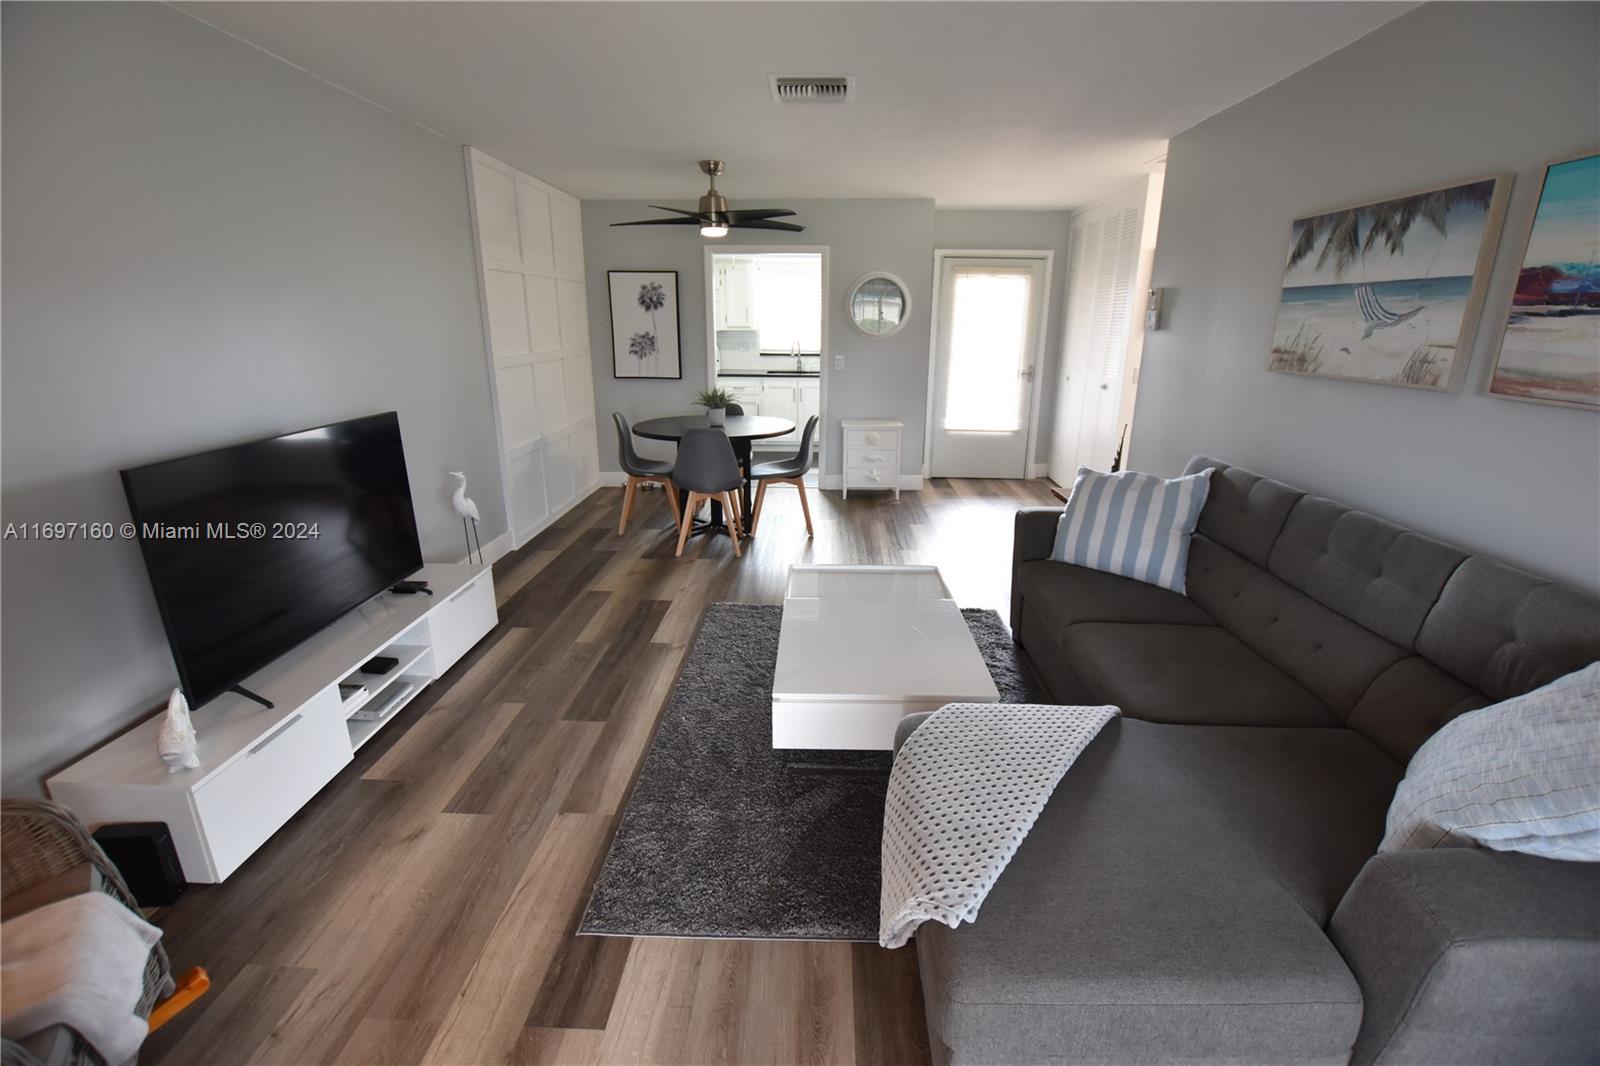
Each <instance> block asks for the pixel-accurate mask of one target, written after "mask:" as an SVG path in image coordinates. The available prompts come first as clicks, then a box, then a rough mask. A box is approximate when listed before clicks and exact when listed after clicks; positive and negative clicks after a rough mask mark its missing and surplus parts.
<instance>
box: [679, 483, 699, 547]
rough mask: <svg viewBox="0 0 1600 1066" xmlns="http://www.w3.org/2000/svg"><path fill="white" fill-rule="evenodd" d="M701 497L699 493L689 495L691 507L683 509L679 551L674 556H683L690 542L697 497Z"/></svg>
mask: <svg viewBox="0 0 1600 1066" xmlns="http://www.w3.org/2000/svg"><path fill="white" fill-rule="evenodd" d="M699 495H700V494H699V493H698V492H691V493H689V505H688V506H687V507H685V508H684V509H683V522H682V524H681V525H679V527H678V550H677V551H676V552H674V553H673V554H674V555H678V556H682V555H683V546H684V544H685V543H686V542H687V541H688V540H689V529H690V527H691V526H693V525H694V509H695V502H696V501H695V497H697V496H699Z"/></svg>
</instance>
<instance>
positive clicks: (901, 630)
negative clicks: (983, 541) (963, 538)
mask: <svg viewBox="0 0 1600 1066" xmlns="http://www.w3.org/2000/svg"><path fill="white" fill-rule="evenodd" d="M999 700H1000V693H999V691H998V690H996V689H995V687H994V681H993V679H991V678H990V677H989V670H988V668H987V667H986V666H984V664H983V656H981V655H980V654H979V653H978V646H977V644H976V643H974V641H973V639H972V632H971V630H969V629H968V628H967V623H966V620H965V619H963V618H962V617H961V611H960V610H959V609H957V607H956V605H955V601H954V600H952V599H951V598H950V590H949V589H948V588H946V587H945V583H944V579H943V578H941V577H940V576H939V569H938V567H934V566H792V567H790V568H789V587H788V589H787V591H786V592H785V594H784V599H783V628H782V630H781V632H780V634H779V636H778V669H777V674H776V675H775V677H774V678H773V685H772V746H773V747H774V748H834V749H839V748H846V749H856V750H873V749H882V750H890V749H892V748H893V747H894V731H895V726H896V725H898V724H899V722H900V719H901V718H904V717H905V716H906V715H908V714H915V713H917V712H919V711H931V710H936V709H937V708H939V707H942V706H944V705H945V704H946V703H998V702H999Z"/></svg>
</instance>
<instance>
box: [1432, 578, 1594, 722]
mask: <svg viewBox="0 0 1600 1066" xmlns="http://www.w3.org/2000/svg"><path fill="white" fill-rule="evenodd" d="M1417 651H1418V652H1420V653H1421V654H1422V655H1424V656H1426V657H1427V658H1428V659H1430V660H1432V661H1433V662H1435V663H1437V664H1438V665H1439V666H1441V667H1443V668H1444V669H1445V670H1447V671H1449V672H1450V673H1451V674H1454V675H1455V676H1456V677H1458V678H1460V679H1461V680H1462V681H1465V682H1466V683H1467V684H1468V685H1470V686H1472V687H1473V688H1475V689H1477V690H1478V691H1479V692H1482V693H1484V694H1485V695H1487V696H1488V697H1489V698H1490V699H1491V700H1504V699H1510V698H1511V697H1512V696H1520V695H1522V694H1523V693H1525V692H1531V691H1532V690H1533V689H1536V688H1538V687H1539V686H1540V685H1546V684H1549V683H1550V682H1551V681H1554V680H1555V679H1556V678H1558V677H1561V676H1562V675H1563V674H1570V673H1571V672H1572V671H1574V670H1577V669H1580V668H1582V667H1584V666H1587V665H1588V664H1589V663H1592V662H1594V661H1596V660H1597V659H1600V598H1596V597H1594V596H1591V595H1588V594H1587V593H1583V592H1579V591H1578V590H1576V589H1573V588H1568V587H1567V586H1565V585H1558V584H1556V583H1554V582H1552V581H1546V580H1545V579H1543V578H1539V577H1535V576H1533V575H1532V574H1529V573H1526V572H1524V571H1521V570H1518V569H1516V568H1514V567H1510V566H1507V565H1505V564H1504V563H1499V562H1495V561H1494V560H1493V559H1486V558H1483V557H1482V556H1477V555H1474V556H1472V557H1470V558H1468V559H1467V560H1466V561H1465V562H1463V563H1462V564H1461V565H1460V566H1459V567H1458V568H1457V569H1456V570H1455V572H1454V573H1452V574H1451V575H1450V580H1449V581H1447V582H1446V583H1445V586H1444V591H1443V592H1442V593H1440V595H1439V600H1438V602H1437V603H1436V604H1435V605H1434V607H1433V610H1431V611H1429V612H1428V617H1427V619H1426V620H1425V621H1424V622H1423V624H1422V629H1421V631H1420V632H1419V633H1418V634H1417Z"/></svg>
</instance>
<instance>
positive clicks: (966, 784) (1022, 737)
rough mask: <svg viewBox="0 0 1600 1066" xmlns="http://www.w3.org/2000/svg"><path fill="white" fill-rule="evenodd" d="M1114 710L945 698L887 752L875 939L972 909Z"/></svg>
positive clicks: (951, 920) (898, 942) (955, 920)
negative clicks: (890, 765) (889, 767)
mask: <svg viewBox="0 0 1600 1066" xmlns="http://www.w3.org/2000/svg"><path fill="white" fill-rule="evenodd" d="M1120 713H1122V712H1120V711H1119V710H1118V709H1117V708H1115V707H1057V706H1050V705H1047V704H1033V703H951V704H947V705H945V706H944V707H941V708H940V709H939V710H937V711H935V712H934V713H933V714H932V715H930V716H929V718H928V719H927V721H925V722H923V723H922V725H920V726H918V727H917V730H916V732H914V733H912V734H911V736H910V737H909V738H907V740H906V742H905V744H904V745H902V746H901V748H900V752H899V754H897V755H896V756H895V760H894V771H893V773H892V774H891V775H890V777H889V794H888V796H887V798H886V799H885V800H884V809H883V888H882V894H881V896H880V898H879V904H878V943H880V944H882V945H883V946H884V947H886V948H898V947H901V946H903V945H904V944H905V943H906V941H908V940H910V939H911V934H912V933H914V932H916V930H917V926H919V925H921V924H922V923H923V922H925V921H930V920H931V921H936V922H943V923H944V924H945V925H948V926H949V927H950V928H952V929H954V928H955V927H956V926H957V925H959V924H961V923H962V922H970V921H972V920H974V919H975V918H977V916H978V908H979V907H981V906H982V905H983V901H984V898H985V897H986V896H988V894H989V890H990V889H991V888H993V887H994V884H995V881H996V880H998V879H999V877H1000V873H1001V871H1003V870H1004V869H1005V868H1006V864H1007V863H1009V862H1010V861H1011V856H1013V855H1015V854H1016V853H1017V846H1018V845H1019V844H1021V843H1022V838H1023V837H1025V836H1027V835H1028V830H1030V829H1032V828H1033V823H1034V821H1035V820H1036V819H1037V818H1038V817H1039V812H1040V811H1043V810H1044V805H1045V803H1046V802H1048V801H1049V799H1050V794H1051V793H1052V792H1054V791H1055V787H1056V783H1057V782H1058V781H1060V780H1061V777H1062V775H1063V774H1065V773H1066V772H1067V769H1068V768H1069V767H1071V766H1072V764H1073V762H1074V761H1075V760H1076V759H1077V758H1078V753H1079V752H1081V751H1083V749H1084V747H1085V746H1086V745H1087V744H1088V743H1089V741H1091V740H1093V739H1094V738H1095V736H1096V735H1098V734H1099V732H1100V730H1101V728H1102V727H1103V726H1104V725H1105V724H1106V723H1107V722H1109V721H1111V719H1113V718H1115V717H1116V716H1117V715H1118V714H1120Z"/></svg>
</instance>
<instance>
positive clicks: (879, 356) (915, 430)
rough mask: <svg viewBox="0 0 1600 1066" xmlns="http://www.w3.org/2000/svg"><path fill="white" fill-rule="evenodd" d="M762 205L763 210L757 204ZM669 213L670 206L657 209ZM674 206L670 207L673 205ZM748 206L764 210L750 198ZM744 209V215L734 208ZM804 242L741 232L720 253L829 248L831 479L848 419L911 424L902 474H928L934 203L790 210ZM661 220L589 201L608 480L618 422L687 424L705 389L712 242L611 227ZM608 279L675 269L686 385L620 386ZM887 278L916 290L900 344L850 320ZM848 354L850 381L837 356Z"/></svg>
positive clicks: (598, 388) (597, 374)
mask: <svg viewBox="0 0 1600 1066" xmlns="http://www.w3.org/2000/svg"><path fill="white" fill-rule="evenodd" d="M760 199H761V198H760V197H756V200H760ZM657 202H658V203H659V202H662V201H657ZM665 202H667V203H672V202H673V201H671V200H668V201H665ZM744 203H745V204H747V205H748V206H764V204H757V203H756V202H755V201H753V200H750V199H749V198H746V199H745V201H744ZM734 206H735V207H738V206H739V204H738V203H736V204H734ZM780 206H783V207H789V208H793V209H794V210H795V211H796V212H798V217H797V218H795V219H794V220H793V221H796V222H798V223H800V224H801V225H804V226H805V227H806V229H805V232H804V233H784V232H778V231H770V232H769V231H766V230H734V231H733V233H732V234H730V235H729V237H728V238H727V239H726V240H722V241H717V242H715V243H716V244H717V245H718V247H719V248H720V247H735V246H739V245H794V244H801V245H827V246H828V293H827V300H828V357H829V363H830V366H829V367H828V368H827V369H826V370H825V371H824V374H825V377H826V381H827V386H826V388H827V395H826V398H825V405H826V410H825V412H824V414H825V417H826V419H827V422H826V425H825V427H824V432H825V433H826V434H827V435H826V437H825V438H824V440H825V445H824V453H823V458H824V462H825V463H826V470H827V472H828V473H833V474H837V473H839V472H840V470H841V468H840V465H839V462H840V443H839V428H838V426H839V420H840V419H843V418H872V417H890V418H900V419H903V420H904V421H905V424H906V439H905V448H904V452H903V454H902V459H903V461H904V466H903V470H902V473H906V474H916V473H920V472H921V470H922V438H923V428H924V426H925V424H926V414H927V389H928V305H929V302H930V298H931V291H932V290H931V286H932V276H933V232H934V210H933V201H932V200H784V201H783V203H782V204H781V205H780ZM659 214H661V212H659V211H655V210H652V209H651V208H650V206H649V204H648V203H646V202H645V201H642V200H585V201H584V202H583V256H584V262H585V264H586V265H587V269H588V271H589V330H590V342H591V347H592V350H593V352H594V395H595V407H596V410H597V411H598V413H599V416H600V430H601V436H600V442H601V443H600V469H601V470H617V469H619V467H618V465H617V449H616V442H615V439H614V434H613V433H612V432H611V431H610V428H609V425H610V419H611V412H612V411H621V412H622V413H623V414H624V415H625V416H627V418H628V420H629V421H630V422H637V421H639V420H640V419H643V418H649V417H651V416H653V415H667V414H687V413H690V412H693V411H697V410H699V408H696V407H694V406H692V400H693V398H694V394H695V393H697V392H699V391H700V390H701V389H703V388H705V387H706V359H707V346H706V312H705V308H706V285H705V252H704V249H705V247H706V245H707V244H708V243H711V242H707V241H705V240H703V239H701V237H700V236H699V234H698V233H696V232H695V231H694V229H692V228H690V227H687V226H685V227H681V228H680V227H676V226H661V227H653V226H637V227H629V228H626V229H612V228H611V223H613V222H622V221H627V220H630V219H639V218H651V217H654V216H656V215H659ZM608 270H676V271H677V272H678V319H679V329H680V330H681V331H682V332H681V343H682V350H683V380H681V381H640V380H637V379H632V378H630V379H625V380H617V379H616V378H614V377H613V376H612V368H611V314H610V298H609V295H608V289H607V287H606V271H608ZM871 270H887V271H889V272H890V273H892V274H897V275H899V276H900V277H901V278H903V279H905V282H906V284H907V285H908V286H910V289H911V317H910V319H909V320H908V321H907V323H906V326H905V328H904V329H902V330H901V331H900V332H899V333H897V334H895V335H894V336H893V337H886V338H883V339H880V340H875V339H869V338H867V337H864V336H862V335H861V334H860V333H858V332H857V331H856V330H855V329H854V327H852V326H851V325H850V323H849V322H848V321H847V320H846V319H845V317H844V301H845V296H846V294H847V293H848V292H849V289H850V286H851V285H852V284H853V283H854V282H855V281H856V279H857V278H859V277H860V276H861V275H863V274H865V273H867V272H868V271H871ZM839 354H843V355H844V357H845V365H844V369H843V370H834V369H833V368H832V366H831V363H832V360H833V357H834V356H836V355H839Z"/></svg>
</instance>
